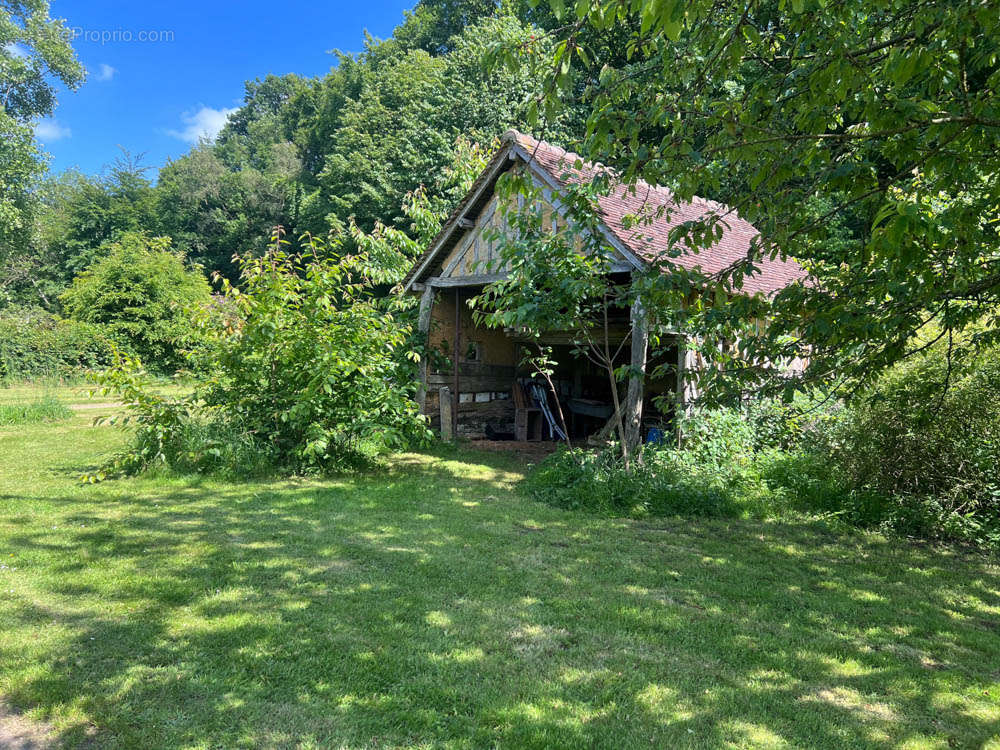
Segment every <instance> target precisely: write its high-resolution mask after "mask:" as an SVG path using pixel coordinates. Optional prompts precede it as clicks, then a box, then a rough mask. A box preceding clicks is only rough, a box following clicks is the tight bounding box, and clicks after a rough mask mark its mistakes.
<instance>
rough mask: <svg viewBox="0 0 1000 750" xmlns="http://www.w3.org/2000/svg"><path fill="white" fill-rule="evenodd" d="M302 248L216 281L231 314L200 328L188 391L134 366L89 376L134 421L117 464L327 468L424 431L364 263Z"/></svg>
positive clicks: (401, 333)
mask: <svg viewBox="0 0 1000 750" xmlns="http://www.w3.org/2000/svg"><path fill="white" fill-rule="evenodd" d="M310 247H311V253H310V254H309V255H307V256H292V255H288V254H286V253H285V252H284V251H283V250H282V249H281V246H280V245H278V246H276V247H274V248H272V249H271V250H270V251H269V252H268V253H267V255H265V256H264V257H262V258H250V259H244V260H242V261H241V269H242V273H241V286H240V288H239V289H236V288H234V287H232V286H230V285H228V284H224V291H225V294H226V297H227V299H228V301H229V303H230V305H229V308H228V311H229V314H230V317H229V318H228V319H227V320H225V321H221V320H220V319H219V317H218V316H210V315H208V314H207V313H206V315H205V316H204V317H203V319H202V321H201V326H202V330H203V334H204V338H203V341H204V345H203V346H202V347H201V348H200V349H199V351H198V353H197V355H196V359H197V364H198V367H197V369H198V370H199V371H200V372H202V373H203V374H204V376H205V377H204V380H203V381H202V382H201V383H199V384H198V386H197V387H196V388H195V391H194V393H193V394H192V395H190V396H188V397H185V398H179V399H168V398H165V397H162V396H159V395H157V394H155V393H153V392H151V391H150V389H149V388H148V387H147V386H146V385H145V383H144V378H143V376H142V373H141V371H140V370H139V368H138V366H137V363H136V362H135V361H129V360H123V361H122V362H120V363H119V364H118V365H116V367H114V368H111V369H110V370H109V371H108V372H106V373H105V374H103V375H102V376H101V377H100V382H101V385H102V386H103V387H104V388H105V390H106V391H107V392H109V393H113V394H114V395H116V396H117V397H118V398H121V399H123V400H124V401H125V402H126V403H127V404H128V405H129V407H130V409H129V417H128V418H129V420H130V421H131V422H132V423H134V424H135V425H136V426H137V430H136V433H135V438H134V441H133V444H132V446H131V447H130V449H129V450H128V451H127V453H126V454H123V455H122V456H119V457H118V459H117V460H116V462H115V464H114V466H113V467H112V468H113V469H114V470H116V471H124V472H130V473H134V472H136V471H140V470H143V469H145V468H148V467H150V466H153V465H156V464H166V465H169V466H171V467H172V468H174V469H178V470H182V471H187V470H194V471H228V472H230V473H234V474H241V473H245V468H244V467H245V466H246V464H247V463H248V462H249V463H250V464H251V472H252V471H257V470H258V469H262V468H264V467H266V469H267V470H269V471H276V472H284V473H287V472H292V473H297V472H328V471H334V470H342V469H345V468H353V467H356V466H358V465H361V464H364V463H366V462H367V461H368V460H369V459H370V458H371V456H372V455H373V454H374V453H377V452H379V451H381V450H388V449H392V448H397V447H401V446H403V445H406V444H409V443H410V442H413V441H416V440H421V439H423V438H425V437H426V436H427V435H428V434H429V433H428V431H427V428H426V425H425V423H424V420H423V418H422V417H421V416H420V415H419V413H418V411H417V407H416V404H415V402H414V401H413V400H412V393H413V388H414V378H413V375H414V368H413V366H412V362H408V361H407V359H406V356H405V352H406V347H405V344H406V342H407V340H408V336H409V333H410V331H409V326H407V325H405V324H403V323H402V322H401V321H399V320H398V319H397V317H396V316H395V314H394V310H393V309H392V305H393V304H396V303H395V302H393V301H386V300H378V299H376V298H375V297H373V296H372V294H371V293H370V291H369V289H370V286H369V284H368V277H367V276H366V272H367V267H366V265H365V262H364V259H363V258H357V257H355V258H349V259H338V258H335V257H329V256H328V255H326V254H325V252H324V250H325V248H323V247H322V246H320V245H319V243H317V242H315V241H311V245H310Z"/></svg>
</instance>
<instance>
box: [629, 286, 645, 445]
mask: <svg viewBox="0 0 1000 750" xmlns="http://www.w3.org/2000/svg"><path fill="white" fill-rule="evenodd" d="M648 346H649V321H648V320H647V318H646V308H645V307H644V306H643V304H642V299H641V298H639V297H636V299H635V302H633V303H632V360H631V363H630V364H631V370H632V372H631V374H630V375H629V381H628V394H627V395H626V397H625V442H626V443H628V447H629V450H633V449H635V448H638V447H639V445H640V444H641V442H642V396H643V385H644V383H645V380H646V349H647V348H648Z"/></svg>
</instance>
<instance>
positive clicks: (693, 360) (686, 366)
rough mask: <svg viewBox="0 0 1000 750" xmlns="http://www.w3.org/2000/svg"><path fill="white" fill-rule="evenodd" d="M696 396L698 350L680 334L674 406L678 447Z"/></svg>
mask: <svg viewBox="0 0 1000 750" xmlns="http://www.w3.org/2000/svg"><path fill="white" fill-rule="evenodd" d="M696 398H698V352H697V350H695V349H693V348H690V347H689V346H688V345H687V340H686V339H685V337H684V336H683V335H678V337H677V399H676V406H675V407H674V422H675V423H676V428H677V445H678V447H681V446H682V444H683V442H684V434H683V430H682V428H681V421H682V420H683V419H684V417H686V416H688V415H689V414H690V413H691V406H692V404H693V403H694V401H695V399H696Z"/></svg>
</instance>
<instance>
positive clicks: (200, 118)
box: [167, 107, 237, 143]
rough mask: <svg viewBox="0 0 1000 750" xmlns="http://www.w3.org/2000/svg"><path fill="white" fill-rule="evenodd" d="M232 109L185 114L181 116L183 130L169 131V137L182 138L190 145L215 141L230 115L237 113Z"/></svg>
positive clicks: (202, 109)
mask: <svg viewBox="0 0 1000 750" xmlns="http://www.w3.org/2000/svg"><path fill="white" fill-rule="evenodd" d="M236 109H237V108H236V107H233V108H232V109H212V107H202V108H201V109H199V110H198V111H197V112H185V113H184V114H183V115H181V121H182V122H183V123H184V128H183V129H182V130H168V131H167V135H171V136H173V137H174V138H180V139H181V140H182V141H187V142H188V143H197V142H198V141H200V140H201V139H203V138H205V139H207V140H210V141H214V140H215V136H217V135H218V134H219V131H220V130H222V128H223V127H224V126H225V124H226V120H227V119H229V115H231V114H233V112H235V111H236Z"/></svg>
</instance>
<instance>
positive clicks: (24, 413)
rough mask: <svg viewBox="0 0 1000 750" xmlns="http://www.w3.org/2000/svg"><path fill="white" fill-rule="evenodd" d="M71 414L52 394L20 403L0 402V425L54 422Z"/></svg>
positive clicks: (67, 417)
mask: <svg viewBox="0 0 1000 750" xmlns="http://www.w3.org/2000/svg"><path fill="white" fill-rule="evenodd" d="M72 416H73V412H72V411H71V410H70V408H69V407H68V406H66V404H64V403H62V402H61V401H59V400H58V399H56V398H54V397H52V396H43V397H42V398H40V399H37V400H36V401H29V402H26V403H22V404H0V427H10V426H13V425H22V424H36V423H38V422H56V421H58V420H60V419H69V418H70V417H72Z"/></svg>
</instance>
